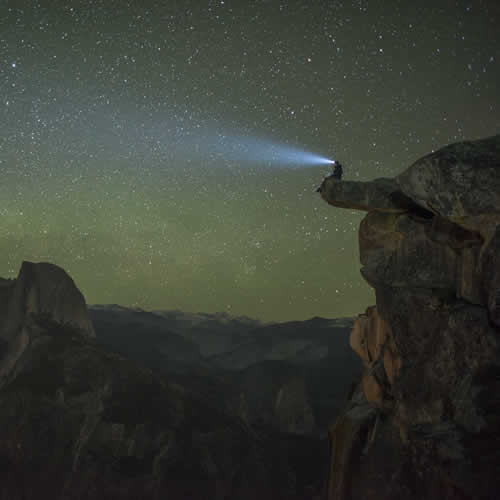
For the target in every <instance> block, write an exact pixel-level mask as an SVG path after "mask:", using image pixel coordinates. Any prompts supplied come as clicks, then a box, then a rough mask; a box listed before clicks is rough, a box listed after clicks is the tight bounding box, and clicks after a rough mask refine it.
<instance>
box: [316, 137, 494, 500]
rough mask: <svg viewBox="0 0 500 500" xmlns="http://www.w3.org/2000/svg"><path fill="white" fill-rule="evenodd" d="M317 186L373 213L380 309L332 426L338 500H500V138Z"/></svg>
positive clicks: (368, 317)
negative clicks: (380, 175) (397, 169)
mask: <svg viewBox="0 0 500 500" xmlns="http://www.w3.org/2000/svg"><path fill="white" fill-rule="evenodd" d="M352 184H359V186H357V187H355V188H353V186H352ZM380 185H384V186H391V187H390V189H387V190H386V192H385V196H386V197H387V200H386V202H385V203H384V201H381V199H380V196H381V190H380V189H379V187H378V186H380ZM319 190H320V192H321V196H322V197H323V198H324V199H325V201H327V202H328V203H330V204H332V205H335V206H339V207H350V208H361V209H363V210H366V211H368V214H367V215H366V217H365V218H364V219H363V221H362V223H361V225H360V231H359V244H360V259H361V264H362V266H363V267H362V270H361V272H362V275H363V276H364V277H365V279H366V280H367V282H368V283H369V284H370V285H371V286H372V287H374V288H375V291H376V302H377V303H376V306H374V307H370V308H368V309H367V311H366V313H365V314H363V315H361V316H360V317H359V318H358V319H357V320H356V322H355V324H354V327H353V330H352V333H351V346H352V348H353V350H354V351H355V352H356V353H357V354H358V355H359V356H360V358H361V359H362V360H363V362H364V365H365V370H364V373H363V376H362V378H361V380H360V381H359V384H358V386H357V388H356V389H355V391H354V393H353V395H352V397H351V399H350V401H349V403H348V406H347V407H346V409H345V411H344V412H343V414H342V415H341V416H340V417H339V418H338V419H337V421H336V423H335V425H334V426H332V427H331V429H330V447H331V458H330V474H329V481H328V499H329V500H347V499H358V498H363V499H364V500H370V499H373V500H375V499H380V498H384V499H386V500H396V499H402V498H405V499H409V500H424V499H425V500H433V499H440V500H441V499H450V500H451V499H453V500H455V499H456V500H458V499H477V500H479V499H493V498H498V492H499V491H500V451H499V450H500V398H499V397H498V394H499V390H500V356H499V340H500V136H495V137H492V138H488V139H485V140H480V141H475V142H466V143H460V144H453V145H450V146H447V147H445V148H443V149H441V150H439V151H437V152H435V153H433V154H431V155H429V156H426V157H424V158H422V159H421V160H419V161H417V162H416V163H415V164H413V165H412V166H411V167H409V168H408V169H407V170H406V171H404V172H403V173H402V174H401V175H399V176H398V177H396V178H395V179H393V180H392V181H390V182H388V181H387V180H383V181H382V182H381V181H373V182H371V183H370V182H367V183H352V182H351V183H349V184H347V183H343V182H339V181H338V180H335V179H333V178H327V179H325V180H324V182H323V184H322V186H321V187H320V189H319ZM349 196H354V197H353V199H352V203H349ZM370 196H372V198H370ZM360 199H361V200H362V201H360Z"/></svg>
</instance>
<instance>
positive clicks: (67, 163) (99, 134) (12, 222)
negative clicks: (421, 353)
mask: <svg viewBox="0 0 500 500" xmlns="http://www.w3.org/2000/svg"><path fill="white" fill-rule="evenodd" d="M0 14H1V15H0V90H1V92H0V109H1V121H0V131H1V134H0V176H1V177H0V179H1V182H0V221H1V224H0V276H3V277H15V276H16V275H17V272H18V270H19V267H20V264H21V261H22V260H33V261H50V262H53V263H55V264H58V265H60V266H61V267H63V268H64V269H66V270H67V271H68V272H69V273H70V275H71V276H72V277H73V279H74V280H75V282H76V283H77V285H78V286H79V288H80V289H81V290H82V292H83V293H84V295H85V297H86V299H87V302H88V303H91V304H92V303H110V302H113V303H119V304H121V305H128V306H140V307H143V308H145V309H182V310H185V311H204V312H214V311H227V312H229V313H231V314H245V315H248V316H253V317H257V318H262V319H265V320H290V319H304V318H308V317H311V316H315V315H320V316H326V317H335V316H345V315H353V314H357V313H359V312H362V310H363V309H364V307H366V306H367V305H369V304H371V303H373V302H374V297H373V295H372V292H371V290H370V289H369V287H368V286H367V285H366V284H365V283H364V282H363V280H362V278H361V277H360V274H359V267H360V264H359V255H358V248H357V246H358V242H357V230H358V226H359V222H360V220H361V218H362V217H363V214H362V213H360V212H354V211H350V210H341V209H335V208H333V207H329V206H328V205H326V204H325V203H324V202H323V201H322V200H321V199H320V197H319V196H318V195H317V194H316V193H315V192H314V188H315V187H316V186H317V185H318V184H319V183H320V182H321V179H322V177H323V176H324V175H325V174H326V173H328V167H327V166H325V165H312V166H311V165H303V166H302V165H300V163H297V164H292V162H289V164H287V161H288V159H287V161H281V162H279V161H277V158H274V157H273V156H272V155H271V154H268V153H267V151H270V149H269V145H270V144H276V145H277V146H278V148H288V147H289V148H293V149H291V150H292V151H296V150H300V151H306V152H311V153H314V154H318V155H321V156H325V157H328V158H337V159H339V160H340V161H341V162H342V163H343V165H344V177H345V178H346V179H359V180H369V179H373V178H376V177H382V176H393V175H396V174H398V173H399V172H401V171H402V170H404V169H405V168H406V167H407V166H409V165H410V164H411V163H412V162H413V161H415V160H416V159H418V158H419V157H420V156H423V155H424V154H427V153H429V152H431V151H433V150H435V149H438V148H439V147H442V146H444V145H446V144H448V143H450V142H454V141H458V140H464V139H477V138H480V137H486V136H489V135H493V134H495V133H498V132H499V129H500V113H499V105H500V91H499V85H498V82H499V81H500V69H499V61H500V30H498V26H499V23H500V4H498V2H495V1H493V0H492V1H476V2H472V1H458V0H457V1H445V0H436V1H434V2H425V1H424V2H418V3H415V2H410V1H397V0H394V1H391V2H375V1H366V0H357V1H350V2H347V1H345V2H337V1H328V0H323V1H318V0H312V1H309V2H305V1H288V2H285V1H281V2H280V1H274V0H253V1H251V2H250V1H243V0H240V1H231V0H224V1H221V0H219V1H194V0H193V1H191V0H186V1H183V2H179V1H163V2H160V1H141V2H139V1H128V2H127V1H120V2H118V1H113V0H100V1H99V0H97V1H90V0H87V1H64V2H63V1H59V0H55V1H48V0H47V1H40V2H36V1H35V2H32V1H27V0H26V1H23V0H16V1H13V0H6V1H4V2H2V5H1V6H0Z"/></svg>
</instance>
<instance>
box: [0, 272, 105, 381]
mask: <svg viewBox="0 0 500 500" xmlns="http://www.w3.org/2000/svg"><path fill="white" fill-rule="evenodd" d="M0 301H1V304H0V312H1V313H2V315H1V316H0V351H1V354H2V359H1V360H0V377H1V376H6V375H7V374H8V372H9V371H10V369H11V368H12V366H13V365H14V363H15V362H16V360H17V359H18V358H19V356H21V354H22V353H23V351H24V349H25V348H26V346H27V345H28V343H29V342H30V334H29V330H30V328H31V326H32V325H31V315H32V314H40V313H42V314H43V313H46V312H49V313H50V314H51V315H52V317H53V318H54V320H55V321H58V322H60V323H69V324H71V325H72V326H74V327H76V328H79V329H80V330H81V331H82V333H83V334H84V335H87V336H88V337H95V332H94V327H93V325H92V321H91V319H90V318H89V315H88V312H87V305H86V304H85V299H84V297H83V295H82V293H81V292H80V290H78V288H77V287H76V285H75V283H74V282H73V280H72V279H71V278H70V276H69V275H68V274H67V273H66V272H65V271H64V270H63V269H61V268H60V267H57V266H55V265H53V264H49V263H37V264H34V263H32V262H23V263H22V266H21V270H20V271H19V275H18V277H17V279H15V280H2V281H1V282H0Z"/></svg>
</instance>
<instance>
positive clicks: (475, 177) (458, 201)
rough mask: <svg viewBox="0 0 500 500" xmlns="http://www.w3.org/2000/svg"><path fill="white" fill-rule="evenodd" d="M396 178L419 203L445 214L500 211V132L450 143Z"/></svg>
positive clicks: (454, 216) (448, 215)
mask: <svg viewBox="0 0 500 500" xmlns="http://www.w3.org/2000/svg"><path fill="white" fill-rule="evenodd" d="M395 180H396V182H397V184H398V185H399V187H400V189H401V191H403V193H404V194H405V195H406V196H408V197H409V198H411V199H412V200H413V201H414V202H415V203H417V204H418V205H420V206H422V207H424V208H426V209H427V210H429V211H431V212H432V213H435V214H438V215H441V216H443V217H447V218H458V217H465V216H471V215H480V214H485V213H488V214H500V135H495V136H493V137H489V138H487V139H482V140H478V141H467V142H459V143H456V144H450V145H449V146H446V147H444V148H442V149H440V150H438V151H436V152H434V153H432V154H430V155H427V156H425V157H423V158H421V159H420V160H418V161H416V162H415V163H414V164H413V165H411V166H410V167H409V168H408V169H406V170H405V171H404V172H403V173H401V174H400V175H398V176H397V177H396V179H395Z"/></svg>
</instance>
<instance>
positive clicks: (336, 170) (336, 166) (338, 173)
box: [332, 160, 342, 181]
mask: <svg viewBox="0 0 500 500" xmlns="http://www.w3.org/2000/svg"><path fill="white" fill-rule="evenodd" d="M332 167H333V174H332V177H334V178H335V179H338V180H339V181H340V179H341V177H342V165H341V164H340V163H339V162H338V161H336V160H334V162H333V164H332Z"/></svg>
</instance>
